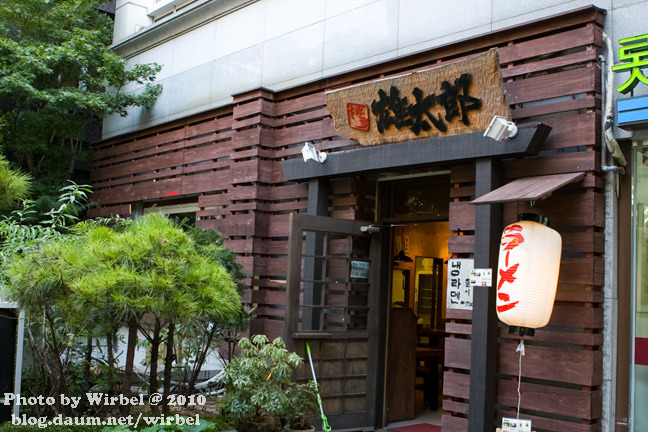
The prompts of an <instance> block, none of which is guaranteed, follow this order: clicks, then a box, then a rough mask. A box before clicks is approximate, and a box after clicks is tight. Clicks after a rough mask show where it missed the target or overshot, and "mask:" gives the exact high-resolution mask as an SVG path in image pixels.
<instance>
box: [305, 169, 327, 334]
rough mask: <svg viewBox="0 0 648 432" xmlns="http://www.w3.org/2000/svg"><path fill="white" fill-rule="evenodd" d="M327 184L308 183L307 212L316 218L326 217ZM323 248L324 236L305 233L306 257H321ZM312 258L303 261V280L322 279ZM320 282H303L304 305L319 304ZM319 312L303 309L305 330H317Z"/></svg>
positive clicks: (322, 182) (323, 182)
mask: <svg viewBox="0 0 648 432" xmlns="http://www.w3.org/2000/svg"><path fill="white" fill-rule="evenodd" d="M328 198H329V182H328V180H327V179H311V180H310V181H309V183H308V208H307V212H308V214H311V215H316V216H328ZM323 247H324V234H320V233H313V232H309V233H306V255H311V256H312V255H321V254H322V252H323ZM317 264H318V262H317V260H316V259H313V258H306V259H305V260H304V279H305V280H308V281H319V280H321V278H322V268H321V266H318V265H317ZM322 289H323V287H322V286H321V283H320V282H304V304H319V303H320V300H321V295H322ZM320 316H321V311H320V310H319V309H318V310H316V309H314V308H304V310H303V311H302V326H303V328H304V329H305V330H319V327H320Z"/></svg>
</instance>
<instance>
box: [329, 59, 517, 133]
mask: <svg viewBox="0 0 648 432" xmlns="http://www.w3.org/2000/svg"><path fill="white" fill-rule="evenodd" d="M498 58H499V56H498V53H497V50H496V49H492V50H490V51H488V52H487V53H484V54H480V55H477V56H474V57H470V58H468V59H466V60H461V61H457V62H453V63H450V64H447V65H444V66H439V67H437V68H434V69H428V70H424V71H417V72H413V73H410V74H407V75H401V76H397V77H393V78H386V79H383V80H379V81H374V82H371V83H368V84H363V85H358V86H352V87H347V88H344V89H340V90H334V91H330V92H327V93H326V95H325V96H326V105H327V107H328V109H329V111H330V112H331V115H332V116H333V120H334V123H335V131H336V133H337V134H338V135H340V136H342V137H344V138H349V139H353V140H356V141H358V142H359V143H360V144H362V145H377V144H383V143H390V142H399V141H408V140H414V139H417V138H427V137H433V136H441V135H456V134H460V133H468V132H477V131H483V130H484V129H486V127H488V123H489V122H490V120H491V119H492V118H493V116H494V115H498V116H503V117H506V118H510V110H509V106H508V104H507V102H506V97H505V91H504V86H503V83H502V76H501V72H500V69H499V60H498Z"/></svg>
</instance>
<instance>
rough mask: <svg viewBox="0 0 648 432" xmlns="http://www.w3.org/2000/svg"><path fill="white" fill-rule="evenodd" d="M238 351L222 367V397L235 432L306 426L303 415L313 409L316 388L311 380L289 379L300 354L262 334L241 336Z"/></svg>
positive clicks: (271, 430) (298, 362)
mask: <svg viewBox="0 0 648 432" xmlns="http://www.w3.org/2000/svg"><path fill="white" fill-rule="evenodd" d="M238 346H239V348H240V349H241V354H240V355H239V356H238V357H235V358H234V359H232V360H231V361H230V363H229V364H228V365H227V366H226V367H225V376H224V384H225V391H226V393H225V396H224V397H223V399H222V401H221V408H222V410H223V413H225V414H226V415H228V416H229V417H230V419H231V420H232V422H233V423H234V425H235V426H236V430H237V431H238V432H262V431H263V432H279V431H280V430H281V428H282V424H283V423H285V424H286V426H287V427H289V428H292V427H293V426H295V427H296V428H297V429H302V430H303V429H309V428H310V425H309V424H308V422H307V420H306V416H307V415H309V414H313V413H315V410H316V402H317V389H316V388H315V384H314V383H313V382H309V383H305V384H297V383H295V382H294V381H292V372H293V370H294V369H295V368H296V367H298V366H299V365H301V364H302V363H303V360H302V358H301V357H299V356H298V355H297V354H295V353H291V352H289V351H288V350H287V349H286V345H285V343H284V341H283V339H281V338H277V339H275V340H274V341H272V342H269V341H268V338H267V337H266V336H264V335H257V336H254V337H253V338H252V339H251V340H250V339H247V338H243V339H241V341H240V342H239V345H238Z"/></svg>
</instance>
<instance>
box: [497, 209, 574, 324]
mask: <svg viewBox="0 0 648 432" xmlns="http://www.w3.org/2000/svg"><path fill="white" fill-rule="evenodd" d="M520 219H522V220H520V221H519V222H516V223H513V224H511V225H509V226H507V227H506V228H504V231H503V232H502V241H501V244H500V254H499V261H498V271H497V301H496V307H497V316H498V317H499V319H500V320H501V321H503V322H504V323H506V324H508V325H509V326H511V327H512V328H514V327H517V328H522V329H525V330H523V332H524V333H525V334H533V330H530V331H527V330H528V329H536V328H538V327H543V326H545V325H547V323H548V322H549V319H550V318H551V313H552V311H553V305H554V300H555V298H556V287H557V285H558V273H559V271H560V255H561V250H562V239H561V237H560V234H558V232H556V231H555V230H553V229H551V228H549V227H548V226H546V225H545V224H542V223H539V222H536V221H532V220H524V219H536V220H542V219H543V218H542V217H541V216H539V215H528V214H526V215H520ZM545 221H546V219H545ZM518 330H519V329H518Z"/></svg>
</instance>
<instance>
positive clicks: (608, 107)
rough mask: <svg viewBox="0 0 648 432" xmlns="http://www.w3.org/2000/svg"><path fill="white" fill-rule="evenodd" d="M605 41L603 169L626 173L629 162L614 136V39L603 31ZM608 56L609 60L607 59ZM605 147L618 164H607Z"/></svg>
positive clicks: (602, 74)
mask: <svg viewBox="0 0 648 432" xmlns="http://www.w3.org/2000/svg"><path fill="white" fill-rule="evenodd" d="M603 42H604V43H605V48H606V56H605V57H604V56H599V59H600V60H601V63H602V64H604V65H605V68H604V69H603V70H602V71H601V77H602V78H601V79H602V81H603V88H604V89H605V93H604V97H605V100H604V103H605V124H604V127H603V137H604V140H603V141H604V142H605V147H604V148H603V149H601V169H602V170H603V172H609V171H612V172H618V173H621V174H624V173H625V167H626V166H627V165H628V163H627V162H626V160H625V157H624V156H623V152H622V151H621V148H620V146H619V143H618V142H617V140H616V139H615V138H614V127H613V126H614V114H613V111H612V110H613V105H614V85H613V80H612V63H613V62H614V52H613V50H612V41H611V40H610V38H609V37H608V35H606V34H605V33H603ZM606 57H607V61H606ZM605 148H607V150H608V151H609V152H610V154H611V155H612V157H613V158H614V160H615V161H616V162H617V164H618V166H614V165H609V166H608V165H606V163H605V160H606V159H607V157H606V153H605Z"/></svg>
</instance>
